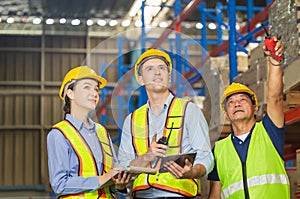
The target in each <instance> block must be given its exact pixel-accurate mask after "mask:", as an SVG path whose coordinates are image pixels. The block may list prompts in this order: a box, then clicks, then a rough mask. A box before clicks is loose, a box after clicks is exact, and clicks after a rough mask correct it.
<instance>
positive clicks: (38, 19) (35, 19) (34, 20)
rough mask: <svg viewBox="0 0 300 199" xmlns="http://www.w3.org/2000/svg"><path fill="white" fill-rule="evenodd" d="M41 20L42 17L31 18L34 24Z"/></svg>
mask: <svg viewBox="0 0 300 199" xmlns="http://www.w3.org/2000/svg"><path fill="white" fill-rule="evenodd" d="M41 22H42V19H41V18H39V17H36V18H34V19H33V20H32V23H33V24H35V25H38V24H40V23H41Z"/></svg>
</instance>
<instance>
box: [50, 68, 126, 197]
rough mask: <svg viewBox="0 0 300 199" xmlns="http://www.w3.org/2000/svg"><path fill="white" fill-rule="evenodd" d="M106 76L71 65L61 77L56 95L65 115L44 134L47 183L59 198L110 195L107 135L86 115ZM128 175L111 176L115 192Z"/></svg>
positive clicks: (112, 158)
mask: <svg viewBox="0 0 300 199" xmlns="http://www.w3.org/2000/svg"><path fill="white" fill-rule="evenodd" d="M106 83H107V82H106V80H105V79H104V78H102V77H101V76H99V75H97V74H96V72H95V71H94V70H92V69H91V68H89V67H87V66H79V67H75V68H73V69H71V70H70V71H69V72H68V73H67V74H66V75H65V77H64V80H63V82H62V85H61V88H60V91H59V97H60V98H61V99H62V100H63V101H64V103H65V105H64V112H65V118H64V120H63V121H61V122H59V123H57V124H55V125H53V127H52V129H51V131H50V132H49V134H48V136H47V150H48V167H49V177H50V184H51V187H52V189H53V190H54V192H55V193H56V194H57V195H58V196H59V197H60V198H72V199H76V198H85V199H86V198H113V193H112V192H111V187H110V185H111V184H113V183H109V184H106V181H107V179H110V178H111V177H113V176H115V175H116V174H117V173H118V170H119V168H114V166H115V163H116V155H115V151H114V148H113V146H112V142H111V139H110V136H109V134H108V132H107V130H106V129H105V127H104V126H102V125H101V124H98V123H95V122H94V121H92V119H91V118H89V116H88V115H89V112H90V111H93V110H95V108H96V106H97V104H98V102H99V90H100V89H101V88H103V87H104V86H105V85H106ZM130 178H131V175H130V174H128V173H126V172H125V173H124V172H123V173H122V175H121V174H120V173H119V174H118V176H116V177H113V178H112V179H113V182H114V183H115V188H116V189H117V190H120V191H119V192H118V193H121V192H124V194H126V187H125V186H126V184H127V183H128V182H129V179H130Z"/></svg>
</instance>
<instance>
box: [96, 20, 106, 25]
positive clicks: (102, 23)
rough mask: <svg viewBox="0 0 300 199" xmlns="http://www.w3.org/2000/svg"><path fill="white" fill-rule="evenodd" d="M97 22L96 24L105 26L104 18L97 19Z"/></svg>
mask: <svg viewBox="0 0 300 199" xmlns="http://www.w3.org/2000/svg"><path fill="white" fill-rule="evenodd" d="M97 24H98V25H99V26H105V25H106V21H105V20H104V19H99V20H98V21H97Z"/></svg>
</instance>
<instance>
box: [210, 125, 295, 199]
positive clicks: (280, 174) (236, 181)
mask: <svg viewBox="0 0 300 199" xmlns="http://www.w3.org/2000/svg"><path fill="white" fill-rule="evenodd" d="M231 139H232V136H228V137H227V138H225V139H223V140H220V141H218V142H216V144H215V149H214V153H215V161H216V164H217V171H218V175H219V178H220V182H221V184H222V195H223V197H224V198H230V199H240V198H251V199H253V198H254V199H289V198H290V187H289V180H288V176H287V174H286V171H285V168H284V162H283V160H282V158H281V157H280V155H279V154H278V152H277V150H276V148H275V147H274V145H273V143H272V141H271V139H270V137H269V135H268V133H267V131H266V129H265V128H264V126H263V124H262V122H258V123H256V125H255V127H254V129H253V132H252V135H251V140H250V144H249V148H248V154H247V159H246V163H242V161H241V160H240V158H239V155H238V153H237V152H236V149H235V147H234V145H233V142H232V140H231ZM243 176H244V177H243Z"/></svg>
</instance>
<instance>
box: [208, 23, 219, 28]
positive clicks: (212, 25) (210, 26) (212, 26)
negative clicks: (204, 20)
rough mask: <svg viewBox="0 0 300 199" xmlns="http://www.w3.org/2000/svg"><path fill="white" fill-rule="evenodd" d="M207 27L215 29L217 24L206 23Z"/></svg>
mask: <svg viewBox="0 0 300 199" xmlns="http://www.w3.org/2000/svg"><path fill="white" fill-rule="evenodd" d="M208 28H209V29H210V30H215V29H216V28H217V26H216V24H215V23H212V22H211V23H209V24H208Z"/></svg>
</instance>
